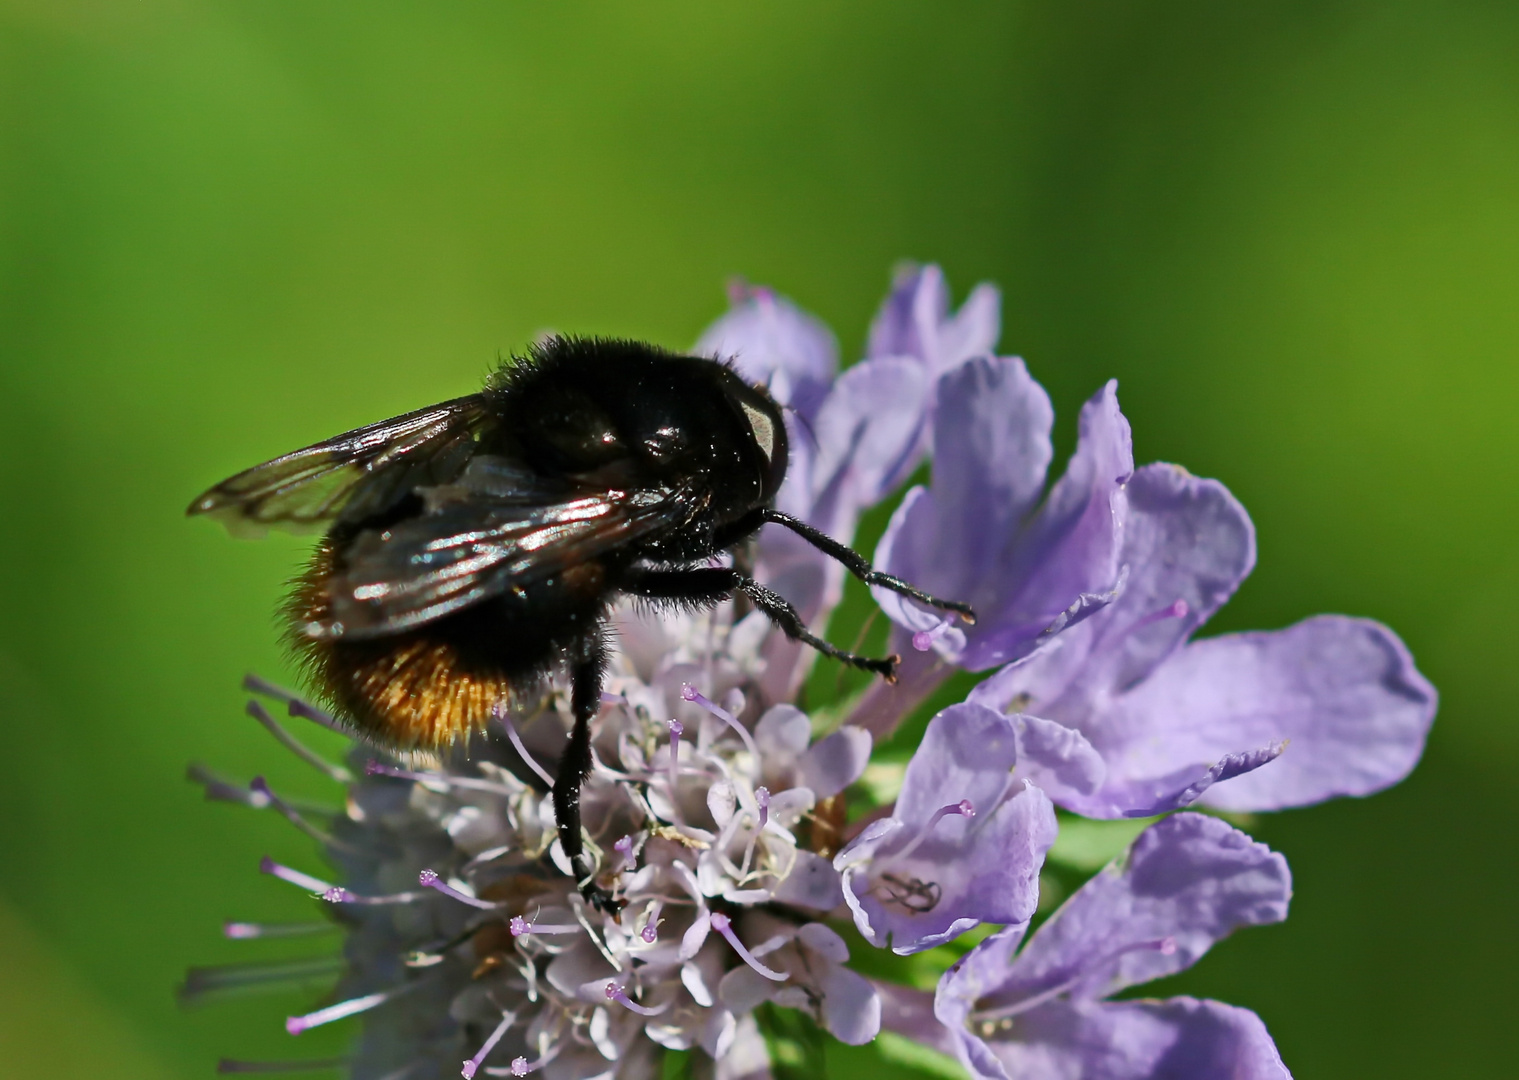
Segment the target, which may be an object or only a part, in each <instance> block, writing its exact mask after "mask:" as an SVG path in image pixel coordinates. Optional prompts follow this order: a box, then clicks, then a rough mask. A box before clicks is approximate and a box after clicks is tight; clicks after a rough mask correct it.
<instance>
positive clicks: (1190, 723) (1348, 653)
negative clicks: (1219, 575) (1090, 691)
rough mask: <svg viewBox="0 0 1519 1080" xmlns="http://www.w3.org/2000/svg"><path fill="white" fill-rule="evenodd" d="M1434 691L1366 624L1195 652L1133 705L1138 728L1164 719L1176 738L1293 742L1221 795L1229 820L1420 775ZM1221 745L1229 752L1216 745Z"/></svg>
mask: <svg viewBox="0 0 1519 1080" xmlns="http://www.w3.org/2000/svg"><path fill="white" fill-rule="evenodd" d="M1436 704H1437V698H1436V694H1435V689H1434V687H1432V686H1431V685H1430V684H1429V682H1428V680H1426V679H1425V678H1424V676H1422V675H1421V674H1419V672H1418V670H1417V669H1416V668H1415V667H1414V663H1413V658H1412V657H1411V656H1410V655H1409V653H1408V650H1407V648H1405V647H1404V645H1403V643H1402V641H1400V640H1399V639H1398V636H1397V635H1396V634H1394V633H1393V632H1392V631H1391V630H1389V629H1388V628H1387V627H1385V626H1383V625H1381V624H1380V623H1376V622H1372V621H1371V620H1369V619H1352V618H1348V617H1346V616H1342V615H1320V616H1317V617H1315V618H1312V619H1306V620H1304V621H1303V622H1300V623H1298V624H1297V625H1295V626H1290V627H1288V628H1287V629H1285V630H1279V631H1276V632H1275V633H1254V634H1230V635H1227V636H1224V637H1218V638H1210V639H1208V640H1205V641H1197V642H1193V643H1192V644H1190V645H1188V646H1187V647H1186V648H1185V649H1183V650H1182V651H1181V652H1180V653H1178V654H1177V655H1176V657H1175V659H1174V660H1172V661H1171V662H1170V663H1168V664H1166V665H1165V666H1164V667H1163V668H1162V669H1161V670H1159V671H1157V672H1156V674H1155V676H1153V677H1152V678H1150V679H1149V680H1147V681H1146V682H1145V683H1144V684H1143V685H1142V686H1140V687H1139V688H1137V692H1136V693H1135V694H1132V695H1129V697H1128V698H1126V699H1125V705H1126V706H1127V708H1128V710H1131V711H1130V712H1129V714H1128V715H1127V716H1126V717H1125V719H1126V720H1128V721H1129V723H1130V724H1139V723H1142V722H1145V718H1146V715H1147V714H1148V716H1149V717H1150V718H1151V719H1149V721H1148V722H1149V723H1151V724H1153V722H1154V721H1153V715H1154V713H1155V712H1156V711H1157V710H1159V709H1162V708H1164V709H1166V710H1167V711H1168V712H1169V713H1170V714H1171V715H1172V716H1173V717H1174V719H1173V721H1172V725H1173V728H1172V730H1174V731H1176V733H1177V736H1176V737H1177V738H1179V739H1182V740H1187V739H1188V738H1189V737H1191V738H1196V739H1198V740H1199V741H1201V739H1202V738H1203V737H1204V731H1203V729H1204V728H1207V729H1208V731H1207V734H1206V737H1207V738H1209V739H1212V738H1213V737H1214V736H1213V730H1212V729H1213V725H1217V727H1219V728H1223V729H1225V731H1226V732H1227V733H1228V737H1229V738H1230V740H1231V741H1232V742H1233V743H1234V745H1235V746H1251V745H1261V744H1263V743H1266V742H1269V741H1285V742H1287V743H1288V746H1287V751H1286V753H1284V754H1283V755H1282V756H1281V758H1280V759H1279V760H1277V761H1275V762H1273V763H1272V764H1271V765H1270V766H1269V767H1268V768H1265V769H1262V770H1260V771H1259V772H1256V773H1252V774H1250V775H1249V776H1243V777H1240V778H1239V779H1237V780H1232V781H1230V782H1229V783H1228V784H1220V785H1218V786H1216V787H1214V788H1212V789H1211V790H1210V791H1209V792H1208V793H1207V795H1205V796H1204V798H1203V801H1204V802H1206V803H1207V804H1208V805H1210V806H1215V807H1218V808H1219V809H1222V810H1276V809H1281V808H1283V807H1288V806H1305V805H1308V804H1310V803H1315V802H1319V801H1321V800H1323V799H1329V798H1333V797H1335V796H1337V795H1369V794H1371V793H1372V792H1374V791H1380V790H1382V789H1383V788H1385V787H1388V786H1390V785H1392V784H1396V783H1397V782H1398V781H1400V780H1402V779H1403V778H1404V777H1405V776H1407V775H1408V774H1409V772H1410V771H1412V769H1413V767H1414V765H1416V764H1417V763H1418V761H1419V756H1420V755H1421V754H1422V753H1423V751H1424V741H1425V739H1426V737H1427V736H1428V734H1429V727H1430V724H1431V723H1432V722H1433V721H1434V715H1435V708H1436ZM1218 741H1220V742H1221V741H1222V739H1219V740H1218Z"/></svg>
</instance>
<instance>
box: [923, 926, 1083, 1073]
mask: <svg viewBox="0 0 1519 1080" xmlns="http://www.w3.org/2000/svg"><path fill="white" fill-rule="evenodd" d="M1027 931H1028V923H1027V922H1026V921H1025V922H1021V923H1017V924H1015V925H1012V926H1004V927H1003V928H1002V929H1001V930H998V931H997V932H996V933H995V934H993V935H992V936H991V937H989V938H987V939H986V940H985V941H983V942H981V943H980V944H979V945H977V946H976V947H975V948H974V949H972V950H971V951H970V952H968V953H966V954H965V955H964V956H962V957H961V958H960V959H959V960H957V961H955V963H954V964H952V965H950V968H949V970H948V971H946V972H945V973H944V975H943V977H941V978H940V979H939V988H938V991H937V992H936V993H935V994H934V1015H935V1016H936V1017H937V1018H938V1020H939V1023H940V1024H942V1025H943V1027H944V1030H945V1031H946V1032H947V1033H948V1034H949V1036H950V1038H951V1039H952V1040H953V1042H952V1050H951V1052H952V1053H954V1055H955V1056H956V1057H958V1058H959V1059H960V1064H962V1065H964V1066H965V1069H966V1071H967V1072H969V1073H970V1074H971V1075H972V1076H975V1077H985V1078H987V1080H1008V1075H1007V1070H1006V1069H1004V1068H1003V1066H1002V1062H1001V1061H1000V1060H998V1058H997V1055H996V1054H994V1053H993V1052H992V1049H991V1047H989V1046H988V1045H987V1044H986V1043H985V1042H983V1041H982V1040H981V1038H980V1037H979V1036H978V1035H977V1034H976V1033H975V1031H974V1030H973V1028H972V1025H971V1022H970V1014H971V1010H972V1009H974V1008H975V1007H976V1003H977V1002H978V1001H980V1000H981V998H982V997H984V996H985V995H987V994H989V993H992V992H994V991H996V990H997V989H999V988H1000V987H1001V986H1002V984H1003V982H1004V981H1005V980H1006V979H1007V977H1008V973H1009V972H1010V971H1011V970H1012V967H1011V966H1012V963H1013V954H1014V953H1016V952H1017V951H1018V946H1019V944H1020V943H1021V942H1022V941H1023V935H1024V934H1025V933H1027ZM1077 1075H1078V1076H1079V1073H1078V1074H1077Z"/></svg>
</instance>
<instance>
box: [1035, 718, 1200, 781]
mask: <svg viewBox="0 0 1519 1080" xmlns="http://www.w3.org/2000/svg"><path fill="white" fill-rule="evenodd" d="M1012 719H1013V726H1014V729H1015V730H1016V732H1017V735H1018V767H1019V770H1020V774H1021V775H1022V776H1024V777H1026V778H1027V779H1029V780H1032V781H1033V782H1034V783H1035V784H1037V785H1039V787H1040V788H1041V789H1042V790H1043V791H1044V792H1045V793H1046V794H1048V795H1049V796H1050V798H1051V799H1053V800H1054V801H1055V802H1062V801H1064V799H1065V798H1080V797H1083V796H1088V795H1091V794H1092V793H1093V792H1095V791H1097V790H1098V789H1099V788H1101V787H1102V785H1103V782H1104V781H1105V780H1106V779H1107V775H1108V767H1107V763H1106V762H1104V761H1103V760H1102V755H1101V754H1099V753H1098V752H1097V750H1096V749H1095V748H1094V747H1093V746H1092V744H1091V743H1089V742H1087V740H1086V738H1085V737H1084V736H1083V735H1082V734H1081V732H1079V731H1076V730H1074V729H1072V728H1068V727H1065V726H1064V725H1062V724H1057V723H1056V722H1055V721H1053V720H1043V719H1040V718H1039V717H1037V716H1023V715H1018V716H1014V717H1013V718H1012ZM1194 797H1195V796H1194Z"/></svg>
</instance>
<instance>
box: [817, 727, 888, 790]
mask: <svg viewBox="0 0 1519 1080" xmlns="http://www.w3.org/2000/svg"><path fill="white" fill-rule="evenodd" d="M870 748H871V738H870V732H868V731H865V730H863V729H861V728H857V727H842V728H839V730H837V731H835V732H833V733H832V734H831V735H828V736H825V737H824V738H822V739H819V740H818V741H817V742H815V743H813V744H812V746H811V747H809V748H808V750H807V752H806V753H805V754H804V755H802V760H801V783H802V786H804V787H808V788H811V789H812V793H813V794H814V795H816V796H817V797H818V799H819V800H822V799H829V798H832V797H833V796H835V795H837V794H838V793H839V792H841V791H843V790H844V789H845V788H847V787H848V786H849V785H850V784H852V783H854V782H855V781H856V780H858V779H859V778H860V776H861V775H862V774H863V773H864V772H865V766H866V765H868V764H870Z"/></svg>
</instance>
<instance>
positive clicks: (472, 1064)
mask: <svg viewBox="0 0 1519 1080" xmlns="http://www.w3.org/2000/svg"><path fill="white" fill-rule="evenodd" d="M516 1022H517V1014H516V1013H507V1014H506V1015H505V1016H503V1017H502V1018H501V1023H499V1024H497V1025H496V1030H495V1031H492V1032H491V1033H490V1038H488V1039H486V1040H485V1045H484V1046H482V1047H480V1052H479V1053H477V1054H476V1055H475V1056H474V1057H472V1058H470V1059H469V1060H468V1061H466V1062H465V1063H464V1067H463V1068H462V1069H460V1070H459V1075H460V1076H462V1077H464V1080H474V1076H475V1072H476V1070H478V1069H479V1068H480V1063H481V1062H482V1061H484V1060H485V1055H486V1054H489V1053H490V1052H491V1051H492V1050H494V1049H495V1048H496V1044H497V1043H498V1042H500V1041H501V1036H503V1035H505V1034H506V1029H507V1028H509V1027H511V1026H512V1025H513V1024H514V1023H516Z"/></svg>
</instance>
